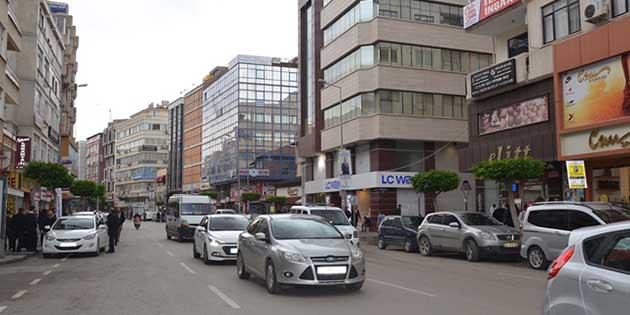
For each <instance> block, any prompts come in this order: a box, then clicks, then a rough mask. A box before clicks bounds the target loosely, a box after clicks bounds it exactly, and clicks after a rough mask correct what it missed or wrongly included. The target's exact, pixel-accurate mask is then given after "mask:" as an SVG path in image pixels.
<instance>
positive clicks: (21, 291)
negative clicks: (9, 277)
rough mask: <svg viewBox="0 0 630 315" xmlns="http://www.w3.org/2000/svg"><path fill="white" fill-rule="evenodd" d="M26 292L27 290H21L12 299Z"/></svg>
mask: <svg viewBox="0 0 630 315" xmlns="http://www.w3.org/2000/svg"><path fill="white" fill-rule="evenodd" d="M24 294H26V290H20V291H19V292H18V293H16V294H14V295H13V296H12V297H11V299H14V300H15V299H19V298H21V297H22V295H24Z"/></svg>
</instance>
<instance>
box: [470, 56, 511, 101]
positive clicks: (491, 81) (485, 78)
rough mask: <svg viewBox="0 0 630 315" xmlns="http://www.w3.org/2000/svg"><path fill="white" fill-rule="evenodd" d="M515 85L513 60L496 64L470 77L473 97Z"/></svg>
mask: <svg viewBox="0 0 630 315" xmlns="http://www.w3.org/2000/svg"><path fill="white" fill-rule="evenodd" d="M514 83H516V65H515V61H514V59H510V60H507V61H505V62H502V63H499V64H496V65H494V66H491V67H488V68H485V69H483V70H480V71H477V72H475V73H473V74H471V75H470V93H471V95H472V96H473V97H477V96H479V95H481V94H484V93H488V92H490V91H493V90H496V89H498V88H502V87H504V86H506V85H511V84H514Z"/></svg>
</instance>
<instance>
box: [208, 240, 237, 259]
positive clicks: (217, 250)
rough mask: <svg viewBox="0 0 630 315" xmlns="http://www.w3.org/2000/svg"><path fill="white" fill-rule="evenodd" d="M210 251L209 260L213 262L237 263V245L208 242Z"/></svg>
mask: <svg viewBox="0 0 630 315" xmlns="http://www.w3.org/2000/svg"><path fill="white" fill-rule="evenodd" d="M206 245H207V249H208V260H212V261H235V260H236V254H237V253H238V245H237V244H216V243H213V242H208V241H206Z"/></svg>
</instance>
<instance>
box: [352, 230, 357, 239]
mask: <svg viewBox="0 0 630 315" xmlns="http://www.w3.org/2000/svg"><path fill="white" fill-rule="evenodd" d="M352 238H359V231H357V230H354V231H352Z"/></svg>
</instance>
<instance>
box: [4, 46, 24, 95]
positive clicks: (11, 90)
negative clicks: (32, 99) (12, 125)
mask: <svg viewBox="0 0 630 315" xmlns="http://www.w3.org/2000/svg"><path fill="white" fill-rule="evenodd" d="M16 58H17V56H16V53H15V52H14V51H8V52H7V66H6V68H5V71H4V73H5V76H6V82H7V83H8V82H10V83H11V84H6V85H5V86H4V87H5V91H6V95H7V103H9V104H17V102H18V100H19V97H20V80H19V77H18V75H17V72H16V68H15V67H16V65H17V61H16Z"/></svg>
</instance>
